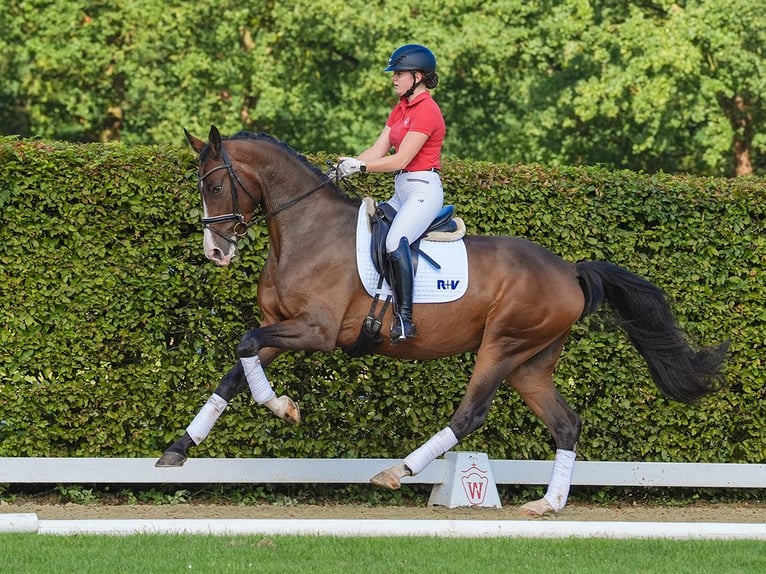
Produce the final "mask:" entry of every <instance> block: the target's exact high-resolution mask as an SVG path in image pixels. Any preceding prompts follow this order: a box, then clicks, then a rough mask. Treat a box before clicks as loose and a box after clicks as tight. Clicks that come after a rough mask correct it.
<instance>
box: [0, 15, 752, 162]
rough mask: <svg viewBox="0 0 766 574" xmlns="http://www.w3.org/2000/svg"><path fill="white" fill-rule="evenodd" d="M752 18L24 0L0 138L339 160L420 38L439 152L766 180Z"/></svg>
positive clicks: (371, 134)
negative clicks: (400, 54)
mask: <svg viewBox="0 0 766 574" xmlns="http://www.w3.org/2000/svg"><path fill="white" fill-rule="evenodd" d="M765 23H766V22H765V20H764V14H763V6H762V1H761V0H731V1H730V2H726V3H722V2H720V1H719V0H694V1H688V2H669V1H662V2H639V3H635V2H632V3H625V2H621V1H615V0H602V1H599V2H583V1H581V0H564V1H560V2H554V3H551V2H544V1H541V0H537V1H531V2H530V1H526V0H525V1H522V0H482V1H477V0H448V1H444V0H418V1H417V2H413V1H403V2H398V3H396V4H391V3H387V2H374V3H370V2H365V1H364V0H347V1H345V2H334V1H331V0H310V1H309V0H292V1H289V2H274V1H273V0H267V1H263V2H255V3H254V2H245V1H243V0H199V1H197V2H194V3H189V2H178V1H171V2H167V1H165V0H162V1H160V0H147V1H143V2H109V3H107V2H103V1H99V2H93V1H85V0H45V1H41V0H30V1H28V2H22V3H11V5H9V6H8V7H7V8H6V10H5V13H4V21H3V38H4V40H5V42H4V43H3V44H2V45H0V133H3V134H7V135H12V134H18V135H21V136H23V137H46V138H54V139H60V140H68V141H81V142H89V141H112V140H120V141H123V142H125V143H130V144H133V143H142V144H157V143H163V144H167V143H171V142H172V143H175V144H176V145H178V146H179V147H180V146H181V145H183V139H182V138H181V136H180V130H179V129H178V126H186V127H188V128H189V129H191V130H192V131H194V132H196V133H202V132H204V131H206V130H207V129H208V127H209V124H210V123H215V124H216V125H218V126H219V127H221V128H222V130H223V131H224V132H225V133H234V132H236V131H238V130H240V129H247V130H252V131H268V132H270V133H274V134H278V135H279V137H281V138H283V139H285V140H286V141H289V142H290V143H291V144H292V145H293V146H294V147H295V148H296V149H302V150H327V151H332V152H333V153H336V154H338V153H340V154H345V155H348V154H350V153H355V152H359V151H361V150H362V149H364V148H366V147H367V146H368V145H370V143H371V142H372V141H373V140H374V139H375V137H376V136H377V134H378V133H379V131H380V129H381V128H382V126H383V122H384V120H385V117H386V114H387V112H388V111H389V110H390V107H391V105H392V104H393V97H394V94H393V91H392V90H391V88H390V84H389V80H388V79H387V76H386V75H385V74H383V73H382V70H383V68H384V67H385V63H386V61H387V58H388V56H389V54H390V53H391V51H392V50H393V49H394V48H395V47H397V46H398V45H401V44H403V43H410V42H413V41H415V42H421V43H425V44H427V45H429V46H431V47H432V48H433V50H434V51H435V53H436V54H437V56H438V61H439V66H438V69H439V75H440V85H439V86H438V87H437V88H436V91H435V97H436V99H437V100H438V101H439V103H440V105H441V107H442V110H443V112H444V114H445V117H446V120H447V125H448V133H447V140H446V142H445V153H446V154H447V155H448V156H450V157H459V158H464V159H477V160H478V159H483V160H489V161H494V162H501V163H516V162H523V163H533V162H541V163H545V164H549V165H605V166H608V167H612V168H626V169H632V170H636V171H638V170H643V171H646V172H658V171H661V170H662V171H665V172H688V173H693V174H696V175H716V176H730V175H735V174H736V175H740V174H744V173H750V172H749V171H748V169H750V170H752V171H754V173H758V174H764V173H766V134H765V132H764V122H766V73H764V62H765V61H766V57H764V56H765V55H764V46H766V25H764V24H765Z"/></svg>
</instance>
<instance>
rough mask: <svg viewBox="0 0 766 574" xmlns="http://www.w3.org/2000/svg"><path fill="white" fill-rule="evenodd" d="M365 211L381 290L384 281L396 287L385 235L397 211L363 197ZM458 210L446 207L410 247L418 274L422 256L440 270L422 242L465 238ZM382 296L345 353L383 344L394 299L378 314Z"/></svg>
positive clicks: (357, 353) (377, 297) (363, 351)
mask: <svg viewBox="0 0 766 574" xmlns="http://www.w3.org/2000/svg"><path fill="white" fill-rule="evenodd" d="M363 201H364V204H365V209H366V210H367V216H368V218H369V225H370V235H371V237H370V255H371V258H372V262H373V266H374V268H375V270H376V271H377V273H378V276H379V279H378V289H380V288H381V286H382V285H383V280H384V279H385V280H386V282H388V284H389V286H391V288H392V289H393V288H394V285H393V278H392V277H390V273H389V271H388V269H389V266H388V261H387V257H388V254H387V252H386V236H387V235H388V231H389V229H390V228H391V223H392V222H393V220H394V217H396V213H397V212H396V210H395V209H394V208H393V207H392V206H391V205H390V204H388V203H385V202H382V203H379V204H376V203H375V201H374V200H373V199H372V198H370V197H365V198H364V200H363ZM454 213H455V207H454V206H452V205H447V206H445V207H443V208H442V210H441V211H440V212H439V213H438V214H437V216H436V218H435V219H434V220H433V221H432V222H431V224H430V225H429V226H428V228H427V229H426V230H425V232H423V234H422V235H421V236H420V237H419V238H418V239H417V240H416V241H414V242H412V243H411V244H410V250H411V252H412V268H413V271H414V273H416V274H417V268H418V261H419V259H420V258H421V257H422V258H423V259H424V260H426V261H427V262H428V263H429V264H430V265H432V266H433V267H434V269H441V265H439V263H438V262H437V261H434V259H433V258H432V257H431V256H429V255H428V254H427V253H425V252H424V251H421V250H420V242H421V241H423V240H426V241H442V242H443V241H457V240H459V239H462V238H463V236H464V235H465V223H463V220H462V219H460V218H459V217H454ZM380 299H381V297H380V294H376V295H375V296H374V297H373V301H372V306H371V307H370V311H369V313H368V314H367V316H366V317H365V319H364V322H363V324H362V330H361V333H360V336H359V339H357V341H356V343H354V344H353V345H350V346H349V347H346V348H344V349H343V350H344V351H345V352H346V353H347V354H349V355H351V356H352V357H358V356H362V355H365V354H367V353H368V352H370V346H371V345H376V344H377V343H379V342H380V341H381V335H380V331H381V328H382V325H383V317H384V315H385V314H386V311H387V309H388V306H389V305H390V303H391V296H390V295H389V296H387V297H386V298H385V300H384V302H383V306H382V308H381V309H380V311H378V304H379V303H380Z"/></svg>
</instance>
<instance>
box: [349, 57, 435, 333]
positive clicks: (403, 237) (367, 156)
mask: <svg viewBox="0 0 766 574" xmlns="http://www.w3.org/2000/svg"><path fill="white" fill-rule="evenodd" d="M384 71H386V72H393V76H392V78H391V81H392V83H393V85H394V89H395V90H396V94H397V95H398V96H399V102H398V103H397V104H396V106H394V108H393V110H392V111H391V113H390V114H389V116H388V119H387V120H386V125H385V127H384V128H383V131H381V132H380V135H379V136H378V138H377V140H375V143H373V144H372V146H371V147H369V148H367V149H366V150H364V151H363V152H362V153H360V154H359V155H358V156H357V157H355V158H353V157H342V158H340V162H339V163H338V165H337V166H336V168H335V175H336V177H338V178H343V177H347V176H349V175H351V174H354V173H358V172H393V173H394V176H395V177H394V195H393V197H392V198H391V199H389V200H388V203H389V204H390V205H391V206H392V207H393V208H394V209H396V210H397V215H396V217H395V218H394V221H393V222H392V224H391V228H390V230H389V232H388V235H387V236H386V252H387V253H388V262H389V270H390V272H391V276H392V278H393V283H394V284H393V285H392V291H393V302H394V323H393V325H392V326H391V343H392V344H397V343H400V342H401V341H404V340H406V339H412V338H414V337H415V336H416V335H417V331H416V329H415V324H414V323H413V321H412V291H413V283H414V275H413V270H412V259H411V255H410V243H412V242H413V241H415V240H417V239H418V237H419V236H420V235H421V234H422V233H423V232H424V231H425V230H426V228H427V227H428V225H429V224H430V223H431V222H432V221H433V219H434V218H435V217H436V215H437V214H438V213H439V211H440V210H441V208H442V205H443V203H444V191H443V188H442V182H441V178H440V177H439V170H440V169H441V149H442V143H443V141H444V135H445V132H446V126H445V123H444V117H443V116H442V113H441V110H440V109H439V106H438V105H437V104H436V102H435V101H434V100H433V99H432V98H431V94H430V92H429V91H428V90H429V89H433V88H435V87H436V85H437V83H438V81H439V79H438V76H437V74H436V58H435V57H434V55H433V53H432V52H431V50H429V49H428V48H426V47H425V46H421V45H419V44H407V45H405V46H402V47H400V48H398V49H396V50H395V51H394V53H393V54H391V57H390V58H389V60H388V67H387V68H386V69H385V70H384ZM392 148H393V150H394V153H389V152H390V150H391V149H392Z"/></svg>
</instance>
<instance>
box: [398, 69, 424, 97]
mask: <svg viewBox="0 0 766 574" xmlns="http://www.w3.org/2000/svg"><path fill="white" fill-rule="evenodd" d="M410 73H411V74H412V87H411V88H410V89H409V90H407V91H406V92H404V95H403V96H402V97H403V98H406V99H408V100H409V99H410V96H412V94H414V93H415V88H417V87H418V86H419V85H420V84H422V83H423V81H424V80H425V74H423V73H422V72H421V73H420V75H421V79H420V81H419V82H418V81H417V76H416V75H415V74H416V73H417V72H416V71H415V70H411V71H410Z"/></svg>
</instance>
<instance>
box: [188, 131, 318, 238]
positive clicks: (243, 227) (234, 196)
mask: <svg viewBox="0 0 766 574" xmlns="http://www.w3.org/2000/svg"><path fill="white" fill-rule="evenodd" d="M221 159H222V160H223V165H217V166H215V167H213V168H210V169H209V170H208V171H206V172H205V173H204V174H202V175H201V176H199V179H198V185H199V187H200V192H201V191H202V182H204V181H205V179H206V178H207V177H208V176H209V175H210V174H211V173H215V172H216V171H219V170H222V169H225V170H226V171H227V172H228V173H229V182H230V186H229V187H230V188H231V206H232V212H231V213H229V214H226V215H216V216H214V217H203V218H202V229H210V231H212V232H213V233H215V234H216V235H218V236H219V237H221V238H223V239H224V240H226V241H228V242H229V243H236V242H237V239H239V238H240V237H244V235H245V234H246V233H247V230H248V229H249V228H250V227H252V226H253V225H255V224H257V223H260V222H262V221H265V220H266V219H268V218H269V217H271V216H273V215H276V214H277V213H279V212H281V211H284V210H285V209H287V208H288V207H292V206H293V205H295V204H296V203H298V202H299V201H301V200H303V199H305V198H307V197H308V196H309V195H311V194H312V193H314V192H316V191H319V190H320V189H321V188H322V187H323V186H324V185H325V184H326V183H328V182H330V181H331V178H330V177H327V176H325V177H324V178H323V179H322V181H321V182H320V183H319V184H318V185H316V186H315V187H313V188H311V189H310V190H309V191H307V192H306V193H304V194H303V195H299V196H298V197H296V198H293V199H291V200H290V201H288V202H287V203H286V204H284V205H282V206H281V207H278V208H276V209H272V210H271V211H269V212H268V213H264V214H263V215H260V216H258V217H255V210H253V212H252V213H253V216H254V217H252V218H251V219H250V221H249V222H248V221H246V220H245V214H244V213H242V210H241V209H240V208H239V194H238V193H237V187H240V188H242V191H244V192H245V194H246V195H247V196H248V197H249V198H250V199H251V200H252V202H253V204H254V205H260V202H259V201H258V200H256V198H255V197H254V196H253V194H252V193H250V192H249V191H248V190H247V187H245V184H244V183H242V180H241V179H240V178H239V176H238V175H237V172H235V171H234V166H233V165H232V164H231V161H230V160H229V156H228V154H227V153H226V150H225V149H224V147H223V146H221ZM202 201H203V203H204V201H205V200H204V198H203V200H202ZM228 221H236V222H237V223H236V224H235V225H234V235H235V236H236V237H237V239H234V240H232V239H231V238H229V237H227V236H226V235H224V234H223V233H221V232H220V231H218V230H217V229H215V228H213V227H210V226H211V225H213V224H216V223H226V222H228Z"/></svg>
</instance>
